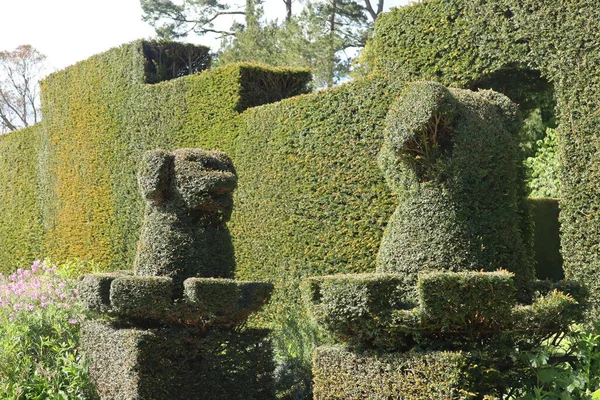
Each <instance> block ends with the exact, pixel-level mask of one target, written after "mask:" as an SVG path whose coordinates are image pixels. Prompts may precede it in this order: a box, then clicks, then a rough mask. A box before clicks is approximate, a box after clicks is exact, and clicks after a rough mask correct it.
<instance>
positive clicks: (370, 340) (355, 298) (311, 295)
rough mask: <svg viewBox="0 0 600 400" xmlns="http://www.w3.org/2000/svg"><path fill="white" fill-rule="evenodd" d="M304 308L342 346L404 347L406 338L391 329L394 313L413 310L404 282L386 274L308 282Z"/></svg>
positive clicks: (332, 276) (321, 278)
mask: <svg viewBox="0 0 600 400" xmlns="http://www.w3.org/2000/svg"><path fill="white" fill-rule="evenodd" d="M300 288H301V290H302V297H303V298H304V304H306V306H307V307H308V308H309V311H310V313H311V315H312V317H313V318H314V319H315V322H317V323H318V324H320V325H321V326H322V327H323V328H324V329H326V330H327V331H328V332H330V333H331V334H333V336H334V337H335V338H336V339H337V340H338V341H339V342H342V343H347V344H349V345H352V346H354V347H356V346H364V345H367V346H375V347H383V348H399V347H405V346H406V343H405V340H406V335H404V334H403V332H400V333H399V334H394V332H393V331H392V330H391V329H390V325H391V317H392V313H393V312H394V311H396V310H399V309H407V310H408V309H410V308H412V306H413V305H411V304H410V303H409V304H407V303H406V300H405V291H404V290H403V289H402V279H400V278H399V277H397V276H395V275H386V274H353V275H350V274H347V275H345V274H340V275H329V276H322V277H312V278H308V279H306V280H305V281H303V282H302V285H301V287H300Z"/></svg>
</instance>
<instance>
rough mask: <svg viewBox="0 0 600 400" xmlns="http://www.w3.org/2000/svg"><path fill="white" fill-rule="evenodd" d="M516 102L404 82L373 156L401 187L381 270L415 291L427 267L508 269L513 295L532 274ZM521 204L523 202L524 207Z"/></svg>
mask: <svg viewBox="0 0 600 400" xmlns="http://www.w3.org/2000/svg"><path fill="white" fill-rule="evenodd" d="M517 127H518V120H517V119H516V106H515V105H514V104H513V103H512V102H511V101H510V100H509V99H508V98H507V97H505V96H503V95H501V94H498V93H495V92H491V91H480V92H471V91H466V90H457V89H447V88H445V87H444V86H442V85H440V84H438V83H434V82H416V83H412V84H409V85H408V86H407V87H406V88H405V90H404V91H403V92H402V94H401V95H400V98H399V99H398V101H397V102H395V103H394V104H393V105H392V107H391V108H390V111H389V113H388V116H387V119H386V128H385V140H384V143H383V147H382V149H381V151H380V153H379V162H380V166H381V169H382V171H383V174H384V175H385V177H386V179H387V181H388V184H389V185H390V186H391V187H392V188H393V189H394V191H395V192H397V193H398V196H399V200H400V204H399V205H398V207H397V208H396V211H395V212H394V214H393V216H392V218H391V219H390V221H389V223H388V226H387V227H386V231H385V233H384V236H383V239H382V242H381V247H380V248H379V254H378V256H377V270H378V271H379V272H386V273H396V274H399V275H400V276H401V277H402V278H403V280H404V281H405V283H404V285H405V288H406V290H407V291H408V290H413V293H416V292H415V288H416V281H417V276H418V273H419V272H421V271H428V270H449V271H464V270H484V271H495V270H497V269H500V268H504V269H507V270H509V271H511V272H513V273H514V274H515V281H516V282H515V285H516V288H517V292H518V296H519V298H521V299H527V296H528V295H529V293H528V291H529V285H530V283H531V281H532V279H533V265H532V263H531V262H530V261H531V260H530V259H529V255H530V254H531V252H532V251H531V249H529V248H528V232H524V231H523V229H522V226H521V224H520V222H521V214H520V210H519V208H520V207H521V206H523V205H526V204H527V203H526V202H525V201H524V200H523V199H521V197H520V196H522V195H523V191H522V190H520V187H521V186H522V185H524V183H523V182H520V181H519V171H518V163H519V161H520V160H519V149H518V145H517V137H516V134H517ZM521 211H522V210H521Z"/></svg>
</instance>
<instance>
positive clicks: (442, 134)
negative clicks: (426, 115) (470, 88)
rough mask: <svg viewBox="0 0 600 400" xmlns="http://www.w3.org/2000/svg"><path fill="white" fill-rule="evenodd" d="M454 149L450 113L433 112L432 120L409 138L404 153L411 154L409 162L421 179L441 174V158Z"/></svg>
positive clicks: (431, 178)
mask: <svg viewBox="0 0 600 400" xmlns="http://www.w3.org/2000/svg"><path fill="white" fill-rule="evenodd" d="M451 151H452V126H451V122H450V118H449V117H448V115H444V114H437V113H436V114H433V115H432V116H431V118H430V120H429V121H428V122H427V123H426V124H425V125H424V126H423V127H421V128H420V129H417V130H416V132H415V135H414V137H412V138H410V139H407V140H406V142H405V144H404V148H403V149H402V153H404V154H407V155H411V156H412V157H414V159H413V160H412V162H411V160H410V158H408V157H407V159H406V160H407V162H409V163H411V164H413V168H414V169H415V172H416V174H417V176H418V177H419V179H420V180H421V181H428V180H433V179H436V175H437V174H439V173H440V172H441V171H440V167H441V165H440V164H441V163H440V159H441V158H442V157H444V156H448V153H449V152H451Z"/></svg>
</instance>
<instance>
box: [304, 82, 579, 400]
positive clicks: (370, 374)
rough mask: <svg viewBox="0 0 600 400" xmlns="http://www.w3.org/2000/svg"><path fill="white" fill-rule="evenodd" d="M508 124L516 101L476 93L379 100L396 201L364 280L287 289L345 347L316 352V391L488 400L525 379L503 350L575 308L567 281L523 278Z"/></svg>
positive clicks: (528, 342) (531, 343)
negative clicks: (383, 104) (386, 103)
mask: <svg viewBox="0 0 600 400" xmlns="http://www.w3.org/2000/svg"><path fill="white" fill-rule="evenodd" d="M518 128H519V124H518V119H517V118H516V105H515V104H514V103H512V102H511V101H510V100H509V99H508V98H507V97H506V96H504V95H501V94H499V93H496V92H493V91H489V90H483V91H479V92H472V91H468V90H461V89H448V88H446V87H444V86H442V85H441V84H439V83H435V82H415V83H411V84H408V85H407V86H406V88H405V89H404V90H403V91H402V93H401V95H400V97H399V99H398V100H397V102H395V103H394V104H393V105H392V106H391V107H390V110H389V112H388V115H387V118H386V124H385V128H384V134H385V137H384V141H383V146H382V149H381V151H380V154H379V161H380V167H381V170H382V172H383V173H384V175H385V176H386V179H387V181H388V183H389V185H390V186H391V187H392V188H393V189H394V191H395V192H397V193H398V195H399V200H400V201H399V205H398V208H397V209H396V212H395V213H394V214H393V215H392V217H391V219H390V221H389V223H388V225H387V227H386V230H385V233H384V235H383V238H382V241H381V246H380V249H379V254H378V258H377V274H357V275H350V274H340V275H329V276H319V277H311V278H308V279H306V280H304V282H303V284H302V286H301V289H302V293H303V298H304V302H305V304H306V305H307V308H308V310H309V312H310V314H311V316H312V317H313V319H314V321H315V322H316V323H317V324H319V325H320V326H321V327H323V328H324V329H325V330H326V331H328V332H329V333H330V334H331V335H332V336H333V337H334V338H335V339H336V341H338V342H339V343H340V344H342V345H344V346H346V347H345V348H343V347H336V348H328V347H322V348H318V349H317V350H316V352H315V354H314V358H313V373H314V376H315V382H314V384H315V393H316V394H318V395H317V398H322V399H334V398H340V399H341V398H343V399H358V398H403V396H404V395H405V393H407V394H406V395H407V396H408V398H431V396H432V393H437V392H438V391H439V396H445V397H448V398H482V397H483V396H485V395H490V396H499V398H502V396H505V395H507V393H509V391H510V390H514V389H518V388H520V387H522V386H523V385H525V384H526V382H528V381H529V380H530V379H532V376H529V375H528V374H527V370H528V367H529V366H528V364H527V363H526V362H523V361H522V359H521V358H519V357H518V356H517V353H518V352H519V351H527V350H528V349H532V348H533V347H535V346H537V345H539V344H540V343H541V342H542V340H544V338H547V337H548V335H552V334H556V333H560V332H564V331H565V330H566V329H568V327H569V325H570V324H571V323H573V322H574V321H575V320H576V319H577V318H578V316H580V308H579V307H578V301H577V300H580V301H581V292H580V291H579V290H578V288H577V286H576V285H570V284H569V285H565V284H561V285H558V286H556V287H553V286H552V285H551V284H549V283H545V284H542V283H539V282H535V281H534V271H533V265H532V263H531V259H530V258H529V255H530V254H531V252H530V251H528V250H527V249H526V247H527V246H528V245H529V241H528V238H527V234H528V232H523V231H522V230H521V228H522V227H523V226H524V224H523V223H522V221H521V216H522V215H524V213H523V211H522V210H520V208H519V207H520V206H522V205H523V204H526V202H525V201H524V199H521V198H520V196H522V195H523V194H524V191H523V190H520V188H521V187H522V186H523V185H524V184H525V182H524V181H523V180H522V179H519V178H520V176H519V162H520V152H519V150H518V136H517V133H518ZM544 285H546V286H544ZM571 292H572V293H571ZM574 296H576V297H577V300H576V299H575V298H574ZM365 350H368V351H365ZM440 351H444V352H442V353H440ZM440 360H444V361H440ZM346 362H347V363H348V364H347V365H342V364H344V363H346ZM438 362H439V363H438ZM443 364H446V369H445V370H444V373H433V372H432V371H438V370H440V369H442V368H444V367H443V366H442V365H443ZM374 371H378V374H379V377H377V376H375V375H376V374H375V372H374ZM349 374H356V376H359V377H360V378H362V379H365V380H364V381H362V380H357V379H348V375H349ZM393 381H399V382H402V383H401V384H397V385H396V386H393V385H392V384H391V383H390V382H393ZM409 382H410V383H409ZM405 383H406V387H404V384H405ZM390 386H391V387H390Z"/></svg>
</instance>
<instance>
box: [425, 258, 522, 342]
mask: <svg viewBox="0 0 600 400" xmlns="http://www.w3.org/2000/svg"><path fill="white" fill-rule="evenodd" d="M513 278H514V274H513V273H511V272H508V271H504V270H500V271H496V272H472V271H469V272H429V273H425V274H421V275H420V276H419V281H418V284H417V290H418V295H419V301H420V306H421V311H422V313H423V318H424V319H425V320H426V322H427V323H428V324H432V325H434V326H435V327H437V328H439V329H440V330H441V331H448V332H454V331H465V330H488V329H490V330H491V329H496V328H498V327H500V326H507V325H509V323H510V319H511V311H512V307H513V306H514V305H515V304H516V300H515V286H514V279H513Z"/></svg>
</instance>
